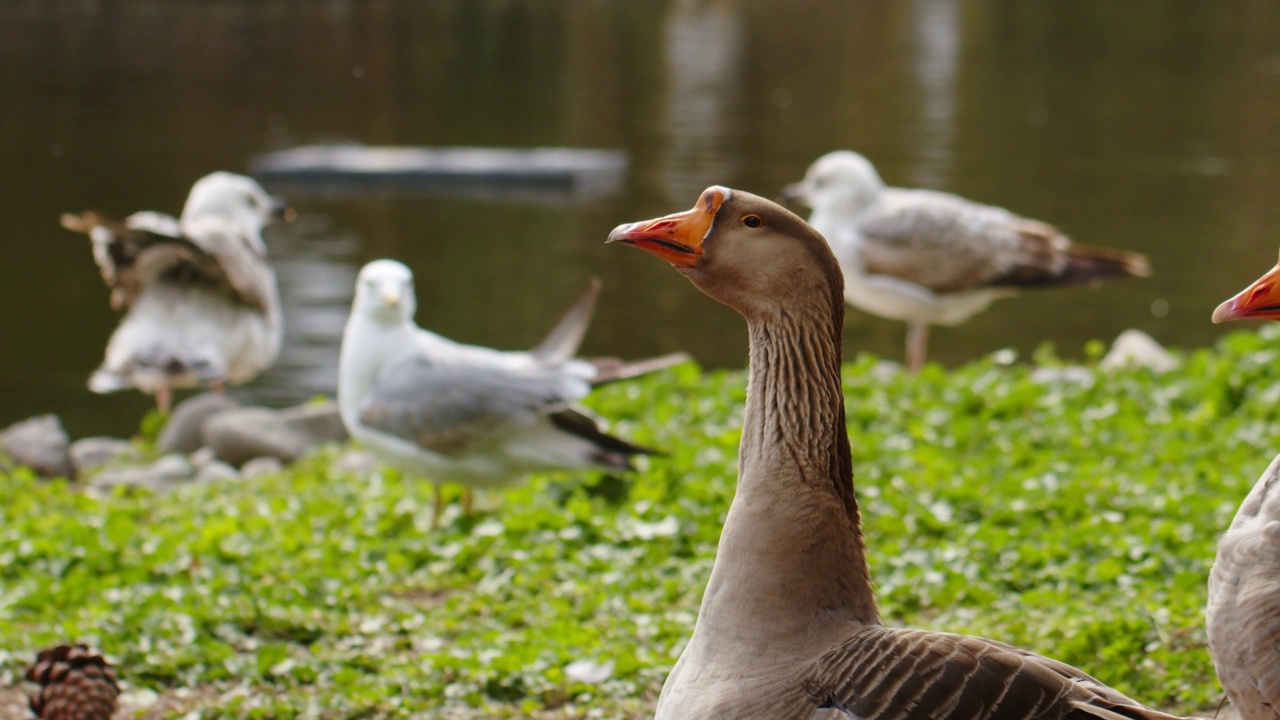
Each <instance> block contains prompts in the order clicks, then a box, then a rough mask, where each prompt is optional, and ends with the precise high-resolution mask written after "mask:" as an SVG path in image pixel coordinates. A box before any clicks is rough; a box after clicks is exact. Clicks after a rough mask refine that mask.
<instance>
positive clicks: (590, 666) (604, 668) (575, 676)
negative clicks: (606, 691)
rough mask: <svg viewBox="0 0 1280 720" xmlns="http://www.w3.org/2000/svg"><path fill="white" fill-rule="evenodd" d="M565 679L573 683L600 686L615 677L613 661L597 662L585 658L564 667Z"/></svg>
mask: <svg viewBox="0 0 1280 720" xmlns="http://www.w3.org/2000/svg"><path fill="white" fill-rule="evenodd" d="M564 677H565V679H566V680H570V681H572V682H580V683H584V684H587V685H599V684H600V683H602V682H604V681H605V680H608V679H609V678H611V677H613V661H612V660H606V661H604V662H597V661H595V660H588V659H586V658H583V659H581V660H574V661H573V662H571V663H569V664H568V665H565V666H564Z"/></svg>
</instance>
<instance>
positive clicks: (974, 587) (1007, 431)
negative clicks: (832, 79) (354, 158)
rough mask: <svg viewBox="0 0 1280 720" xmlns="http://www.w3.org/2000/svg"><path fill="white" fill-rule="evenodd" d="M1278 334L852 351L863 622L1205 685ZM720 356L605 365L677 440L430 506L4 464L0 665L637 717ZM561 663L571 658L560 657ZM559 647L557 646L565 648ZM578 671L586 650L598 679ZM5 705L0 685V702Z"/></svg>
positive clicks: (688, 515) (702, 524)
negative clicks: (624, 471) (1135, 343)
mask: <svg viewBox="0 0 1280 720" xmlns="http://www.w3.org/2000/svg"><path fill="white" fill-rule="evenodd" d="M1278 349H1280V334H1277V332H1275V331H1274V330H1273V329H1271V328H1264V329H1263V330H1262V332H1261V333H1260V334H1252V333H1241V334H1236V335H1232V336H1230V337H1228V338H1227V339H1225V340H1224V341H1223V342H1222V343H1220V345H1219V346H1218V347H1217V348H1215V349H1212V350H1200V351H1196V352H1193V353H1189V354H1185V355H1182V356H1180V358H1181V360H1182V365H1181V367H1180V369H1178V370H1176V371H1173V372H1171V373H1168V374H1165V375H1156V374H1154V373H1151V372H1148V371H1143V370H1134V371H1121V372H1114V373H1102V372H1095V371H1093V370H1084V369H1080V368H1071V367H1069V366H1067V365H1065V364H1063V363H1060V362H1058V361H1057V360H1056V359H1054V358H1053V357H1052V354H1051V353H1048V352H1042V353H1041V354H1040V356H1039V357H1037V358H1035V359H1034V360H1033V361H1029V362H1020V363H1015V364H1012V365H1002V364H1000V363H999V362H997V361H996V360H992V359H988V360H984V361H981V362H977V363H974V364H971V365H968V366H965V367H963V368H959V369H956V370H953V371H950V372H945V373H944V372H943V371H942V370H941V369H940V368H936V367H931V368H928V369H927V370H926V371H925V372H924V373H923V374H922V375H920V376H919V377H906V376H903V375H901V374H891V373H885V372H883V371H881V370H880V369H879V368H877V366H876V362H875V360H874V359H870V358H860V359H857V360H856V361H854V362H852V363H850V364H849V365H848V366H847V367H846V372H845V394H846V400H847V403H848V407H849V430H850V433H851V436H852V439H853V449H854V467H855V471H856V473H857V479H856V482H857V487H858V492H859V496H860V499H861V503H862V509H863V515H864V519H865V522H866V531H867V535H868V538H869V544H870V548H871V562H872V564H873V566H872V573H873V576H874V578H875V579H876V582H877V587H878V596H879V598H880V602H881V604H882V607H883V613H884V616H885V620H886V622H888V623H891V624H901V625H913V626H921V627H928V628H934V629H940V630H949V631H958V632H968V633H974V634H980V635H986V636H989V637H994V638H998V639H1001V640H1005V641H1007V642H1011V643H1014V644H1017V645H1022V646H1025V647H1028V648H1032V649H1035V650H1037V651H1040V652H1043V653H1045V654H1049V655H1052V656H1054V657H1056V658H1059V659H1061V660H1065V661H1067V662H1070V663H1073V664H1076V665H1079V666H1080V667H1082V668H1084V669H1085V670H1086V671H1088V672H1090V673H1092V674H1094V675H1095V676H1097V677H1099V678H1100V679H1102V680H1104V681H1107V682H1109V683H1111V684H1114V685H1115V686H1117V687H1119V688H1120V689H1122V690H1124V691H1127V692H1129V693H1131V694H1133V695H1134V696H1136V697H1138V698H1140V699H1142V700H1144V701H1145V702H1147V703H1150V704H1154V705H1158V706H1161V707H1166V708H1172V709H1180V710H1190V709H1193V708H1206V707H1212V706H1214V705H1216V703H1217V702H1218V700H1219V698H1220V691H1219V690H1218V685H1217V681H1216V679H1215V678H1214V676H1213V670H1212V666H1211V663H1210V661H1209V658H1208V654H1207V652H1206V650H1205V643H1204V631H1203V612H1202V608H1203V605H1204V599H1205V579H1206V577H1207V574H1208V571H1209V567H1210V564H1211V563H1212V559H1213V552H1214V543H1215V541H1216V537H1217V535H1218V533H1219V532H1220V531H1221V530H1222V529H1223V528H1225V527H1226V525H1227V523H1228V522H1229V520H1230V518H1231V516H1232V514H1233V513H1234V512H1235V508H1236V506H1237V505H1238V503H1239V501H1240V500H1241V499H1242V498H1243V496H1244V494H1245V492H1246V491H1247V490H1248V488H1249V487H1250V486H1251V485H1252V483H1253V482H1254V480H1255V479H1256V478H1257V476H1258V475H1259V474H1260V473H1261V472H1262V470H1263V469H1264V468H1265V467H1266V465H1267V463H1268V462H1269V461H1270V459H1271V457H1272V455H1273V454H1274V453H1275V452H1276V449H1277V448H1278V447H1280V421H1278V420H1277V417H1276V412H1275V407H1276V405H1277V400H1280V382H1278V378H1277V374H1278V373H1280V357H1278V356H1277V355H1278V353H1277V350H1278ZM743 397H744V376H743V374H741V373H737V372H731V373H706V374H703V373H700V372H699V371H698V370H696V369H695V368H693V367H692V366H685V367H682V368H679V369H677V370H676V371H673V372H669V373H665V374H663V375H662V376H661V377H656V378H649V379H646V380H644V381H641V382H634V383H624V384H619V385H616V386H611V387H608V388H604V389H602V390H601V391H599V392H597V393H596V394H595V395H593V397H592V398H591V404H592V405H593V406H594V407H596V408H597V409H599V410H600V411H602V412H603V413H604V414H606V415H607V416H610V417H613V418H617V419H618V421H617V422H616V423H615V425H614V428H615V429H616V430H618V431H619V432H620V433H622V434H624V435H627V436H629V437H633V438H635V439H636V440H638V441H640V442H644V443H648V444H652V445H655V446H658V447H661V448H665V449H667V450H669V451H670V455H669V456H668V457H664V458H655V459H651V460H647V461H644V462H643V465H642V469H641V471H640V472H639V473H636V474H634V475H631V476H627V477H622V478H601V477H598V476H593V475H590V474H582V475H575V474H559V475H548V476H543V477H538V478H535V479H534V480H533V481H532V482H529V483H527V484H525V485H523V486H520V487H517V488H514V489H512V490H510V491H508V492H505V493H494V494H490V495H488V496H482V497H481V500H480V503H479V505H480V506H481V508H482V511H481V512H479V513H478V514H476V515H474V516H471V517H462V516H460V515H459V514H457V511H456V504H455V505H453V506H452V507H451V510H450V513H451V514H447V515H446V523H445V527H443V528H441V529H440V530H437V531H432V530H431V529H430V528H429V524H430V516H431V494H430V489H429V487H428V486H426V485H423V484H420V483H412V482H406V480H405V479H404V478H401V477H400V476H399V475H398V474H396V473H394V472H392V471H387V472H384V473H380V474H376V475H375V476H373V477H368V476H356V475H353V474H342V473H337V472H334V471H333V469H332V468H331V464H332V462H333V459H334V458H335V457H336V456H337V453H338V452H339V450H338V449H334V450H332V451H330V452H328V453H327V454H324V455H321V456H318V457H315V458H312V459H309V460H306V461H304V462H302V463H300V464H298V465H297V466H295V467H294V468H291V469H290V470H288V471H287V472H286V473H285V474H283V475H281V476H279V477H274V478H269V479H259V480H253V481H235V482H229V483H223V484H214V485H204V486H191V487H188V488H185V489H183V490H180V491H178V492H174V493H172V494H168V495H163V496H153V495H148V494H140V493H134V494H123V493H122V494H118V495H115V496H111V497H105V498H91V497H86V496H84V495H82V494H80V493H78V492H77V491H75V490H74V489H73V488H72V487H69V486H68V485H66V484H65V483H62V482H42V481H39V480H35V479H33V478H31V477H30V476H29V475H27V474H25V473H24V472H16V473H11V474H8V475H5V476H3V477H0V497H2V498H4V502H3V503H0V686H3V685H12V684H14V683H16V682H17V680H18V678H19V677H20V673H21V670H22V668H23V667H24V665H25V664H26V662H28V660H29V659H30V657H31V655H32V653H33V652H34V650H35V649H37V648H38V647H42V646H45V645H48V644H52V643H55V642H59V641H63V640H66V639H81V640H84V641H87V642H89V643H90V644H92V645H94V646H96V647H99V648H101V649H103V650H104V651H105V652H107V653H108V654H109V656H110V657H111V658H112V659H113V661H115V662H116V664H117V666H118V667H119V669H120V673H121V676H122V678H124V679H125V680H126V681H127V682H128V684H129V694H128V695H127V696H126V699H127V700H129V701H130V702H131V703H134V704H141V705H148V704H149V703H151V702H152V701H153V700H154V698H155V694H159V696H160V703H159V704H158V705H154V706H152V707H151V710H150V711H149V714H150V715H151V716H175V717H176V716H180V715H181V714H183V713H185V712H188V711H190V710H193V709H197V708H199V709H203V713H202V715H201V717H203V718H215V717H226V718H241V717H247V718H252V717H263V718H268V717H272V718H274V717H279V718H288V717H324V718H357V717H360V718H383V717H403V716H408V715H411V714H412V715H420V716H424V717H449V718H479V717H530V716H532V717H546V718H559V717H608V718H612V717H644V716H646V713H648V712H650V711H651V708H652V705H653V702H654V700H655V698H656V695H657V692H658V689H659V688H660V686H661V682H662V679H663V678H664V677H665V674H666V671H667V669H668V668H669V666H670V664H671V663H672V662H673V661H674V659H675V657H676V656H677V654H678V653H679V650H680V648H681V645H682V643H683V641H684V640H685V638H686V637H687V636H688V635H689V632H690V630H691V628H692V625H693V621H694V618H695V616H696V612H697V607H698V602H699V599H700V595H701V591H702V587H703V584H704V583H705V580H706V577H707V574H708V572H709V570H710V567H711V561H712V557H713V554H714V551H715V544H716V539H717V536H718V534H719V530H720V523H721V520H722V517H723V513H724V512H725V510H726V508H727V507H728V504H729V500H730V498H731V496H732V492H733V483H734V475H735V469H736V451H737V439H738V427H739V424H740V416H741V406H742V401H743ZM577 661H582V662H577ZM575 662H577V665H571V664H572V663H575ZM592 675H594V677H591V676H592ZM0 712H2V711H0Z"/></svg>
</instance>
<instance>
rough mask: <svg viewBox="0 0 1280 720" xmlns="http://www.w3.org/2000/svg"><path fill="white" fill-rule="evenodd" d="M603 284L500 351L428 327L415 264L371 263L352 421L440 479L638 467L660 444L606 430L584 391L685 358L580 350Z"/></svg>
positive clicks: (356, 313)
mask: <svg viewBox="0 0 1280 720" xmlns="http://www.w3.org/2000/svg"><path fill="white" fill-rule="evenodd" d="M598 294H599V285H598V284H596V283H593V284H592V285H591V286H590V287H589V288H588V289H587V290H586V291H585V292H583V293H582V294H581V295H580V296H579V297H578V299H577V300H576V301H575V302H574V304H573V305H572V306H571V307H570V308H569V310H568V311H567V312H566V313H565V315H564V317H563V318H562V319H561V320H560V322H559V323H558V324H557V325H556V327H555V328H554V329H553V330H552V331H551V333H550V334H549V335H548V336H547V338H546V339H545V340H544V341H543V342H542V343H541V344H540V345H539V346H538V347H536V348H534V349H533V350H531V351H528V352H518V351H500V350H494V349H490V348H485V347H479V346H475V345H465V344H462V343H457V342H454V341H452V340H449V339H448V338H445V337H442V336H440V335H437V334H435V333H432V332H430V331H428V330H424V329H422V328H419V327H418V326H417V325H416V324H415V323H414V321H413V315H414V312H415V310H416V307H417V304H416V300H415V299H414V289H413V274H412V272H410V270H409V268H407V267H405V266H404V265H403V264H401V263H399V262H396V261H394V260H376V261H374V262H371V263H369V264H368V265H366V266H365V267H364V268H363V269H362V270H361V271H360V275H359V277H358V279H357V281H356V294H355V300H354V302H353V304H352V310H351V317H350V319H349V320H348V321H347V326H346V329H345V331H344V333H343V337H342V350H341V353H340V357H339V362H338V407H339V411H340V413H341V415H342V420H343V423H344V424H345V425H346V427H347V430H348V431H349V432H350V433H351V435H352V436H353V437H355V438H356V439H358V440H360V441H361V442H362V443H364V444H365V445H366V446H368V447H369V448H370V449H371V450H373V451H374V452H375V453H376V454H378V455H379V456H380V457H382V458H383V459H385V460H386V461H387V462H389V463H391V464H393V465H396V466H398V467H400V468H402V469H404V470H406V471H407V472H410V473H413V474H415V475H420V476H423V477H426V478H428V479H430V480H432V481H433V482H435V483H436V484H437V485H439V484H440V483H446V482H448V483H457V484H460V485H464V486H467V487H468V488H495V487H501V486H504V485H509V484H511V483H514V482H517V481H518V480H520V479H521V478H522V477H523V476H524V475H526V474H528V473H530V472H535V471H541V470H555V469H575V468H598V469H606V470H624V469H628V468H630V467H631V457H632V456H634V455H637V454H645V453H651V452H653V451H651V450H648V449H647V448H643V447H640V446H639V445H635V444H632V443H629V442H627V441H625V440H622V439H620V438H617V437H614V436H612V435H609V434H607V433H605V432H604V431H602V430H601V429H600V428H599V426H598V424H597V421H596V419H595V418H593V417H592V416H591V415H590V414H589V413H588V411H587V410H586V409H585V408H583V407H581V406H580V405H579V404H578V401H579V400H581V399H582V398H584V397H586V395H587V394H588V393H589V392H590V390H591V387H592V386H593V385H596V384H599V383H602V382H608V381H611V380H618V379H623V378H628V377H635V376H636V375H640V374H644V373H647V372H652V371H655V370H659V369H662V368H666V367H670V366H671V365H674V364H676V363H679V362H683V361H684V360H686V359H687V358H686V356H684V355H683V354H678V355H669V356H665V357H661V358H654V359H651V360H647V361H640V362H636V363H624V362H621V361H618V360H614V359H603V360H584V359H577V358H575V357H573V356H574V354H575V353H576V352H577V349H578V345H579V344H580V343H581V341H582V338H583V335H584V334H585V333H586V329H587V326H588V324H589V323H590V321H591V315H592V312H593V310H594V307H595V300H596V297H597V295H598ZM437 497H438V495H437Z"/></svg>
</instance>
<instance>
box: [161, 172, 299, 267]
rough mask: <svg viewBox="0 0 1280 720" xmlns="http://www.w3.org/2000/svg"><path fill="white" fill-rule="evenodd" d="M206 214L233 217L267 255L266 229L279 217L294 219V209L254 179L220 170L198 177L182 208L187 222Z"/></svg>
mask: <svg viewBox="0 0 1280 720" xmlns="http://www.w3.org/2000/svg"><path fill="white" fill-rule="evenodd" d="M206 216H214V217H220V218H225V219H229V220H231V221H232V222H234V223H235V224H236V225H237V226H238V227H240V228H243V229H244V230H245V231H246V234H247V235H248V236H249V237H250V238H251V239H252V242H253V245H254V249H255V250H258V251H259V254H264V253H265V248H264V247H263V246H262V239H261V237H260V236H261V233H262V228H264V227H266V226H267V225H268V224H270V223H271V222H273V221H275V220H292V219H293V210H292V209H291V208H290V207H289V205H288V203H286V202H285V201H284V200H283V199H281V198H278V197H274V196H272V195H270V194H269V193H267V191H266V190H263V189H262V186H261V185H259V184H258V183H257V181H255V180H254V179H253V178H250V177H246V176H244V175H237V174H235V173H229V172H221V171H220V172H215V173H210V174H208V175H205V176H204V177H202V178H200V179H199V180H197V181H196V183H195V185H192V186H191V192H190V193H189V194H188V195H187V203H186V205H184V206H183V208H182V222H183V223H184V224H185V223H189V222H191V221H192V220H194V219H196V218H199V217H206Z"/></svg>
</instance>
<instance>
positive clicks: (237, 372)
mask: <svg viewBox="0 0 1280 720" xmlns="http://www.w3.org/2000/svg"><path fill="white" fill-rule="evenodd" d="M291 212H292V211H290V210H289V209H288V207H287V206H286V205H285V204H284V203H283V202H282V201H280V200H278V199H277V198H274V197H272V196H271V195H268V194H267V192H266V191H265V190H263V189H262V187H261V186H260V185H258V183H257V182H255V181H254V180H252V179H251V178H248V177H245V176H243V175H236V174H233V173H228V172H215V173H212V174H210V175H206V176H205V177H202V178H200V179H199V180H198V181H196V184H195V185H193V186H192V188H191V192H190V194H189V195H188V196H187V202H186V205H185V206H184V207H183V209H182V217H181V218H175V217H173V216H171V215H165V214H163V213H157V212H150V211H143V212H137V213H134V214H133V215H130V216H129V217H127V218H125V219H124V220H113V219H110V218H107V217H105V216H103V215H100V214H98V213H96V212H92V211H89V212H84V213H80V214H79V215H77V214H74V213H66V214H64V215H63V216H62V218H61V221H62V226H63V227H65V228H67V229H68V230H74V231H77V232H83V233H86V234H88V235H89V239H90V240H91V241H92V243H93V258H94V260H95V261H96V262H97V264H98V268H99V269H100V270H101V271H102V279H103V280H105V281H106V283H107V287H109V288H111V307H112V308H115V309H117V310H118V309H121V308H127V310H126V312H125V316H124V318H123V319H122V320H121V321H120V325H119V326H118V327H117V328H116V330H115V332H114V333H113V334H112V335H111V340H110V341H109V342H108V343H107V351H106V358H105V359H104V360H103V362H102V365H101V366H99V367H98V369H97V370H96V371H95V372H94V373H93V375H92V377H90V379H89V389H90V390H93V391H94V392H99V393H107V392H113V391H116V390H123V389H125V388H131V387H133V388H137V389H139V390H141V391H142V392H145V393H149V394H152V395H155V396H156V406H157V407H158V408H159V410H160V411H161V412H165V413H167V412H168V411H169V407H170V404H171V403H172V400H173V390H174V389H175V388H189V387H205V386H209V387H212V388H214V389H215V390H221V389H222V388H223V386H224V385H225V384H226V383H231V384H237V385H238V384H241V383H245V382H248V381H250V380H252V379H254V378H255V377H257V376H258V375H259V374H260V373H261V372H262V371H263V370H265V369H266V368H267V367H269V366H270V365H271V363H272V362H274V361H275V358H276V355H278V354H279V352H280V343H281V336H282V333H283V323H282V320H281V312H280V297H279V292H278V290H277V288H276V276H275V273H274V272H273V271H272V269H271V266H270V265H269V264H268V262H267V248H266V245H265V244H264V243H263V241H262V229H263V227H264V226H266V225H267V224H268V223H269V222H271V221H272V220H274V219H277V218H284V219H290V218H291V217H292V215H291Z"/></svg>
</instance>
